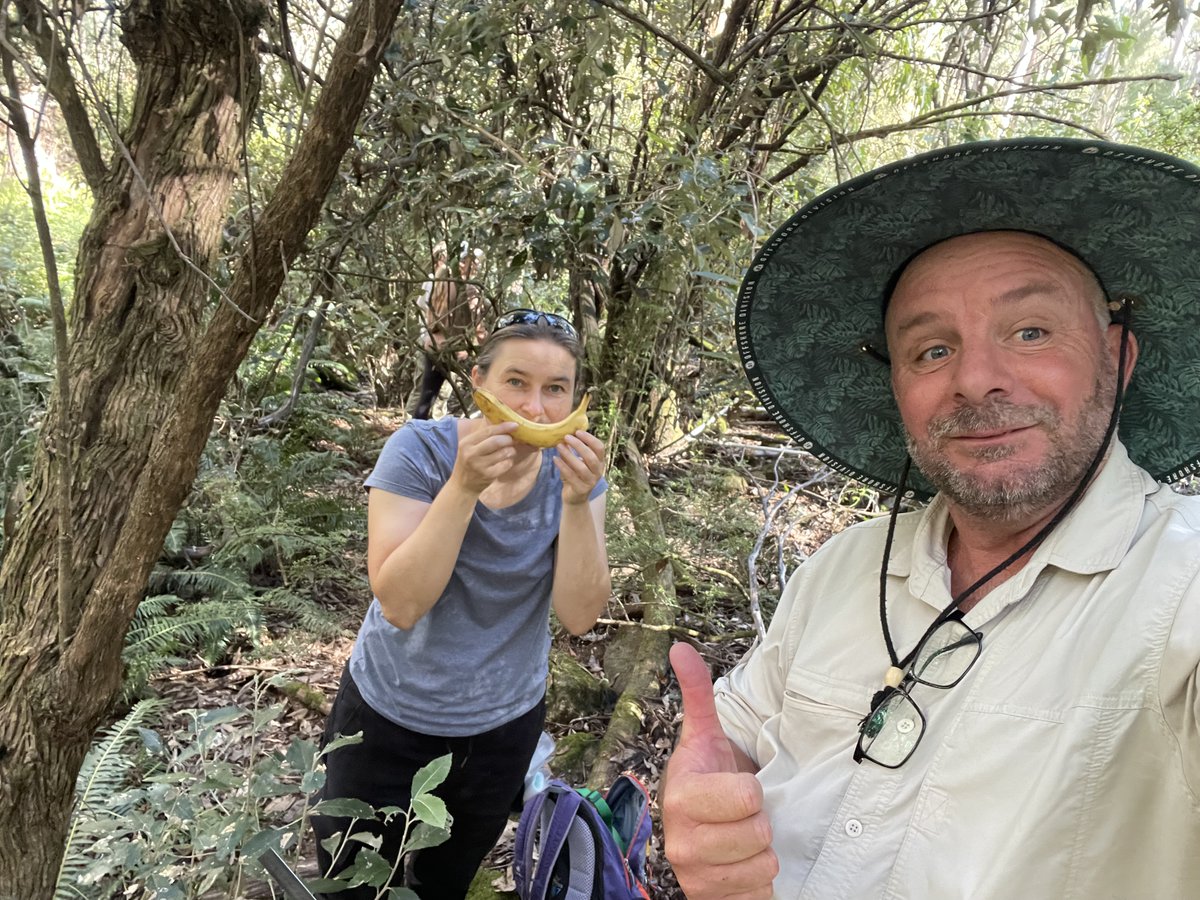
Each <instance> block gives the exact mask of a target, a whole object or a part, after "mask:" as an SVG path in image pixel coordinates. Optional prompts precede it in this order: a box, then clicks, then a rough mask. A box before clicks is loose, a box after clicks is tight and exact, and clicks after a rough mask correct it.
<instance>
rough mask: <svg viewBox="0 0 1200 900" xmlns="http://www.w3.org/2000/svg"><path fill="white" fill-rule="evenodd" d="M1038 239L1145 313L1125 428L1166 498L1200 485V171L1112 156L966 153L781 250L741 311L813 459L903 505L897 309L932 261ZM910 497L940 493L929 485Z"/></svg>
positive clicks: (834, 214) (786, 423)
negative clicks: (906, 278) (1184, 485)
mask: <svg viewBox="0 0 1200 900" xmlns="http://www.w3.org/2000/svg"><path fill="white" fill-rule="evenodd" d="M1000 230H1013V231H1026V232H1032V233H1034V234H1039V235H1043V236H1045V237H1047V238H1049V239H1050V240H1052V241H1054V242H1055V243H1057V244H1059V245H1061V246H1063V247H1065V248H1066V249H1069V250H1071V251H1072V252H1074V253H1075V254H1076V255H1078V256H1079V257H1080V258H1081V259H1082V260H1084V262H1086V263H1087V264H1088V265H1089V266H1090V267H1091V268H1092V269H1093V271H1094V272H1095V273H1096V275H1097V276H1098V277H1099V279H1100V282H1101V284H1102V285H1103V287H1104V289H1105V291H1106V293H1107V295H1108V296H1109V298H1119V297H1127V298H1130V299H1131V300H1132V320H1131V321H1132V330H1133V332H1134V334H1135V335H1136V336H1137V339H1138V347H1139V353H1138V360H1137V366H1136V367H1135V370H1134V373H1133V379H1132V381H1131V382H1130V385H1129V390H1128V391H1127V392H1126V396H1125V401H1124V406H1123V408H1122V413H1121V425H1120V436H1121V440H1122V441H1123V442H1124V444H1125V446H1126V447H1127V449H1128V451H1129V455H1130V457H1131V458H1132V459H1133V461H1134V462H1136V463H1137V464H1138V465H1140V466H1142V467H1143V468H1145V469H1147V470H1148V471H1149V472H1150V473H1151V474H1152V475H1154V476H1155V477H1156V478H1158V479H1159V480H1160V481H1165V482H1170V481H1177V480H1179V479H1181V478H1183V477H1185V476H1187V475H1189V474H1192V473H1195V472H1197V471H1200V168H1197V167H1196V166H1194V165H1192V164H1190V163H1187V162H1185V161H1183V160H1180V159H1175V158H1173V157H1170V156H1166V155H1164V154H1161V153H1156V152H1154V151H1151V150H1144V149H1141V148H1137V147H1128V146H1122V145H1119V144H1112V143H1107V142H1104V141H1088V140H1077V139H1065V138H1063V139H1033V138H1020V139H1014V140H1005V141H984V142H979V143H972V144H962V145H959V146H954V147H948V148H946V149H944V150H937V151H933V152H931V153H924V154H921V155H920V156H914V157H912V158H910V159H905V160H902V161H900V162H896V163H892V164H890V165H886V166H883V167H882V168H879V169H876V170H874V171H872V172H868V173H867V174H865V175H861V176H859V177H857V178H854V179H851V180H850V181H847V182H845V183H843V184H840V185H838V186H837V187H835V188H833V189H832V190H829V191H827V192H826V193H824V194H822V195H821V196H819V197H817V198H816V199H815V200H813V201H812V202H811V203H809V204H808V205H806V206H805V207H804V208H803V209H801V210H800V211H799V212H798V213H796V214H795V215H794V216H792V217H791V218H790V219H789V220H788V221H787V222H786V223H785V224H784V225H783V226H782V227H781V228H780V229H779V230H778V231H777V232H775V234H774V235H773V236H772V237H771V238H770V239H769V240H768V241H767V242H766V243H765V244H764V245H763V247H762V249H761V250H760V251H759V253H758V255H757V256H756V257H755V259H754V262H753V263H752V264H751V266H750V269H749V271H748V272H747V273H746V277H745V280H744V281H743V283H742V287H741V291H740V293H739V296H738V301H737V341H738V349H739V352H740V354H741V359H742V364H743V365H744V366H745V369H746V374H747V375H748V376H749V378H750V383H751V385H752V387H753V389H754V391H755V393H756V394H757V395H758V397H759V399H760V400H761V401H762V403H763V404H764V406H765V407H766V409H767V410H768V412H770V413H771V415H773V416H774V417H775V419H776V420H777V421H778V422H779V423H780V425H782V426H783V428H784V430H785V431H787V432H788V434H789V435H791V437H792V438H794V439H795V440H796V441H797V442H798V443H799V444H800V446H801V447H803V448H804V449H805V450H808V451H809V452H811V453H813V454H814V455H816V456H817V457H818V458H820V459H821V460H823V461H824V462H825V463H827V464H828V465H830V466H831V467H832V468H834V469H836V470H838V471H840V472H842V473H844V474H847V475H851V476H853V477H854V478H857V479H858V480H860V481H862V482H864V483H865V484H868V485H870V486H872V487H876V488H879V489H882V490H888V491H894V490H895V489H896V487H897V483H898V481H899V479H900V473H901V470H902V469H903V466H904V462H905V459H906V458H907V451H906V449H905V440H904V431H903V428H902V426H901V422H900V413H899V410H898V409H897V408H896V404H895V400H894V399H893V396H892V389H891V380H890V372H889V370H888V367H887V364H886V362H885V361H883V360H882V359H881V358H880V353H881V352H886V342H885V341H884V339H883V308H884V294H885V292H886V290H887V289H888V286H889V284H890V283H891V282H892V279H893V278H894V277H895V276H896V274H897V272H898V271H899V269H900V268H901V267H902V266H903V265H904V264H905V263H906V262H907V261H908V260H910V259H911V258H912V257H913V255H914V254H916V253H919V252H920V251H921V250H923V249H924V248H926V247H929V246H931V245H933V244H936V243H938V242H939V241H943V240H946V239H947V238H951V237H955V236H957V235H962V234H970V233H973V232H980V231H1000ZM908 487H909V490H910V491H911V492H912V493H914V494H915V495H917V496H928V495H930V494H931V493H933V488H932V487H931V486H930V484H929V482H928V481H926V480H925V478H924V477H923V476H922V475H920V473H919V472H916V471H915V470H914V472H913V473H912V475H910V477H909V480H908Z"/></svg>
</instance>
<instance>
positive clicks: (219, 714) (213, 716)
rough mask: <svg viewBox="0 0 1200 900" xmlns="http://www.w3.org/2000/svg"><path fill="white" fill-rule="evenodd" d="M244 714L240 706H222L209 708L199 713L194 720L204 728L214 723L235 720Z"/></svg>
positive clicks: (222, 723) (212, 725)
mask: <svg viewBox="0 0 1200 900" xmlns="http://www.w3.org/2000/svg"><path fill="white" fill-rule="evenodd" d="M245 714H246V711H245V710H244V709H242V708H241V707H240V706H222V707H221V708H220V709H210V710H207V711H206V712H203V713H201V714H200V715H199V716H198V717H197V719H196V722H197V723H198V724H199V725H201V726H203V727H205V728H212V727H214V726H216V725H225V724H227V723H229V722H235V721H237V720H238V719H240V718H241V717H242V716H244V715H245Z"/></svg>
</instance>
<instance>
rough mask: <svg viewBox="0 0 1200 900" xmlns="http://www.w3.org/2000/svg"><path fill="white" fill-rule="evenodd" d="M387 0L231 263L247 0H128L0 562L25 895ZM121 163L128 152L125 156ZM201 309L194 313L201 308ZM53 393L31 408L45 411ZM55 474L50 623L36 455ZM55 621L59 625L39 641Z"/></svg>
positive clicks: (3, 731) (45, 493) (245, 101)
mask: <svg viewBox="0 0 1200 900" xmlns="http://www.w3.org/2000/svg"><path fill="white" fill-rule="evenodd" d="M401 3H402V0H357V2H356V3H355V5H354V7H353V9H352V10H351V12H350V16H349V18H348V19H347V21H346V25H345V29H344V32H343V35H342V38H341V40H340V41H339V44H338V47H337V50H336V52H335V55H334V61H333V63H332V66H331V69H330V72H329V73H328V75H327V78H326V86H325V88H324V90H323V92H322V94H321V96H320V99H319V101H318V103H317V106H316V108H315V109H314V112H313V116H312V124H311V125H310V127H309V129H308V130H307V131H306V132H305V135H304V137H303V138H302V139H301V141H300V143H299V145H298V147H297V150H296V154H295V156H294V157H293V158H292V160H291V162H290V163H289V164H288V167H287V169H286V170H285V172H284V174H283V176H282V178H281V180H280V183H281V184H283V185H286V186H287V189H286V190H285V191H280V192H277V193H276V195H275V196H274V197H272V199H271V202H270V203H269V204H268V205H267V207H266V208H265V209H264V211H263V213H262V215H261V216H260V217H259V218H258V221H257V223H256V227H255V231H254V237H253V239H252V240H251V242H250V246H249V248H248V249H247V251H246V252H245V253H244V255H243V257H242V259H241V261H240V264H239V265H238V266H237V268H236V270H235V272H236V273H235V276H234V279H233V282H232V283H231V284H230V286H229V288H228V290H227V291H226V292H225V294H224V296H223V297H222V298H221V299H220V300H219V301H217V305H216V308H215V310H211V301H210V297H211V296H212V294H213V291H212V290H211V288H212V287H213V286H212V283H211V282H210V281H209V280H208V277H207V276H206V275H204V274H203V273H204V272H206V271H208V270H209V269H210V268H211V264H212V262H213V259H214V255H215V252H216V248H217V242H218V241H219V239H220V229H221V224H222V222H223V220H224V216H225V214H226V212H227V208H228V203H229V199H230V192H231V190H232V187H233V183H234V177H235V174H236V169H237V161H238V157H239V153H240V150H241V147H242V141H241V138H242V134H243V130H244V129H245V127H246V122H247V119H248V116H249V112H250V110H251V108H252V106H253V103H254V100H255V97H256V94H257V87H258V68H257V57H256V53H255V51H254V46H255V44H254V38H255V35H256V33H257V31H258V27H259V23H260V20H261V17H262V15H263V14H264V13H263V7H262V6H261V5H260V3H259V2H258V0H135V2H133V3H131V4H130V5H129V7H128V8H127V11H126V13H125V14H124V16H123V18H122V28H123V29H124V35H125V36H124V38H123V39H124V40H125V42H126V45H127V47H128V48H129V50H130V52H131V54H132V55H133V57H134V59H135V61H136V62H137V64H138V85H137V99H136V106H135V110H134V114H133V117H132V121H131V124H130V126H129V128H128V131H127V133H126V135H125V136H124V142H125V145H126V146H127V147H128V151H129V155H128V156H125V155H124V154H121V155H120V156H118V158H117V161H116V162H115V163H114V165H113V167H112V170H111V171H110V172H108V173H106V174H105V176H104V178H103V180H102V181H101V183H100V186H99V190H98V192H97V199H96V208H95V212H94V214H93V217H92V220H91V222H90V223H89V226H88V228H87V230H86V232H85V234H84V237H83V240H82V243H81V247H80V253H79V262H78V265H77V267H76V278H77V288H76V294H75V299H74V303H73V306H72V310H71V347H70V372H71V380H72V389H71V393H72V398H73V399H72V400H71V402H70V408H71V415H70V417H69V419H70V420H71V421H72V422H73V428H72V429H71V432H70V433H69V434H62V433H57V432H55V431H54V430H53V428H52V426H50V425H47V427H46V430H45V431H44V432H43V435H42V439H41V441H40V443H39V447H38V450H37V453H36V458H35V462H34V473H33V477H32V479H31V487H30V492H29V496H30V499H29V501H28V502H27V504H26V505H25V507H24V508H23V509H22V511H21V519H20V523H19V525H18V528H17V531H16V534H15V535H14V537H13V542H12V544H11V546H10V547H9V549H8V552H7V553H6V554H5V558H4V564H3V568H0V897H2V898H9V897H47V896H50V895H51V893H52V891H53V885H54V882H55V878H56V876H57V872H58V865H59V860H60V858H61V854H62V848H63V838H64V835H65V828H66V822H67V818H68V814H69V811H70V805H71V800H72V796H73V790H74V782H75V776H76V774H77V773H78V770H79V766H80V763H81V762H82V759H83V756H84V754H85V753H86V751H87V748H88V745H89V743H90V740H91V737H92V734H93V732H94V730H95V728H96V727H97V725H98V724H99V723H100V722H101V720H102V718H103V716H104V713H105V711H106V710H107V708H108V706H109V704H110V702H111V700H112V697H113V695H114V693H115V691H116V689H117V688H118V686H119V683H120V677H121V646H122V640H123V637H124V634H125V632H126V630H127V629H128V626H129V622H130V619H131V618H132V616H133V613H134V610H135V609H136V608H137V604H138V602H139V600H140V599H141V596H142V593H143V591H144V589H145V584H146V579H147V577H148V575H149V572H150V569H151V567H152V566H153V564H154V560H155V558H156V557H157V555H158V552H159V549H160V548H161V546H162V541H163V538H164V536H165V535H166V532H167V530H168V529H169V527H170V524H171V522H172V520H173V519H174V517H175V515H176V513H177V512H178V509H179V507H180V505H181V504H182V502H183V500H184V499H185V497H186V495H187V492H188V490H189V488H190V486H191V483H192V480H193V478H194V477H195V472H196V467H197V464H198V461H199V457H200V454H201V452H202V451H203V448H204V444H205V442H206V441H207V438H208V433H209V429H210V427H211V424H212V419H213V416H214V414H215V412H216V409H217V405H218V403H219V402H220V399H221V396H222V394H223V392H224V390H225V387H226V384H227V382H228V380H229V378H230V376H231V375H232V374H233V372H234V371H235V369H236V367H237V365H238V363H239V362H240V361H241V360H242V358H243V357H244V356H245V353H246V350H247V348H248V347H249V344H250V341H251V339H252V338H253V336H254V334H255V333H256V332H257V330H258V327H259V325H260V324H261V322H262V321H263V319H264V316H265V314H266V312H267V311H268V310H269V308H270V306H271V304H272V303H273V302H274V300H275V297H276V295H277V294H278V291H279V288H280V286H281V284H282V282H283V277H284V271H285V267H286V266H287V264H288V263H289V262H290V261H291V260H292V259H293V258H294V257H295V255H296V253H297V252H298V251H299V249H300V247H301V244H302V242H303V240H304V237H305V235H306V234H307V233H308V231H309V229H310V228H311V227H312V225H313V223H314V222H315V220H316V217H317V214H318V212H319V210H320V207H321V204H322V202H323V199H324V197H325V195H326V193H327V192H328V190H329V187H330V184H331V183H332V181H333V178H334V175H335V174H336V171H337V166H338V163H339V161H340V159H341V157H342V155H343V154H344V153H345V151H346V149H347V147H348V146H349V144H350V141H351V139H352V137H353V132H354V127H355V123H356V122H357V120H358V116H359V114H360V112H361V110H362V107H363V104H364V103H365V101H366V98H367V96H368V94H369V92H370V87H371V83H372V80H373V78H374V75H375V72H376V71H377V69H378V64H379V60H380V58H381V56H382V54H383V51H384V49H386V47H387V44H388V39H389V37H390V35H391V31H392V26H393V24H394V22H395V18H396V15H397V13H398V11H399V9H400V6H401ZM134 165H136V171H135V170H134V168H133V166H134ZM210 310H211V314H210V315H209V316H208V322H207V325H206V324H205V321H204V320H205V315H206V313H208V312H209V311H210ZM59 403H61V398H60V397H59V396H58V395H57V394H56V395H55V397H54V398H53V400H52V403H51V410H50V412H49V415H48V416H47V419H46V420H47V422H48V423H53V422H55V421H56V411H57V408H58V404H59ZM58 465H67V466H68V467H69V468H70V470H71V473H72V481H73V493H74V501H73V507H72V514H71V521H70V523H69V524H70V529H71V531H72V533H73V537H74V541H73V548H74V552H73V554H72V558H71V560H70V566H69V569H70V573H71V576H70V577H71V584H70V590H69V592H68V596H69V603H68V608H69V615H68V616H67V618H66V621H65V623H63V625H62V626H60V621H59V615H58V609H57V601H56V591H57V578H56V571H57V568H56V558H55V538H56V536H57V533H58V527H59V524H58V521H57V516H56V511H55V507H54V502H53V496H54V494H53V476H54V473H55V471H56V470H55V467H56V466H58ZM60 630H61V631H62V639H60Z"/></svg>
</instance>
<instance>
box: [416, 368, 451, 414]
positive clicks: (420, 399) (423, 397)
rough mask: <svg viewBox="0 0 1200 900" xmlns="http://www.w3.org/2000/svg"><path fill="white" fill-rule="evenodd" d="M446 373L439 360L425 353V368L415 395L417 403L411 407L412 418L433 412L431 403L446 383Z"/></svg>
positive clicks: (435, 400)
mask: <svg viewBox="0 0 1200 900" xmlns="http://www.w3.org/2000/svg"><path fill="white" fill-rule="evenodd" d="M447 377H448V373H447V372H446V370H445V369H444V368H442V365H441V363H440V362H439V360H438V359H437V358H436V357H434V356H431V355H430V354H428V353H426V354H425V370H424V371H423V372H422V373H421V393H420V394H418V395H417V405H416V407H415V408H414V409H413V418H414V419H428V418H429V416H430V415H431V414H432V412H433V404H434V403H436V402H437V398H438V391H440V390H441V389H442V385H443V384H445V383H446V378H447Z"/></svg>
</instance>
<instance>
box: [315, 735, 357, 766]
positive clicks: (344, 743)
mask: <svg viewBox="0 0 1200 900" xmlns="http://www.w3.org/2000/svg"><path fill="white" fill-rule="evenodd" d="M362 739H363V738H362V732H361V731H356V732H354V734H339V735H338V736H337V737H335V738H334V739H333V740H332V741H330V742H329V743H328V744H326V745H325V746H324V748H322V750H321V753H320V755H319V756H318V758H319V759H323V758H324V757H326V756H328V755H329V754H330V753H332V752H333V751H334V750H336V749H338V748H339V747H349V746H351V745H352V744H361V743H362Z"/></svg>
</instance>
